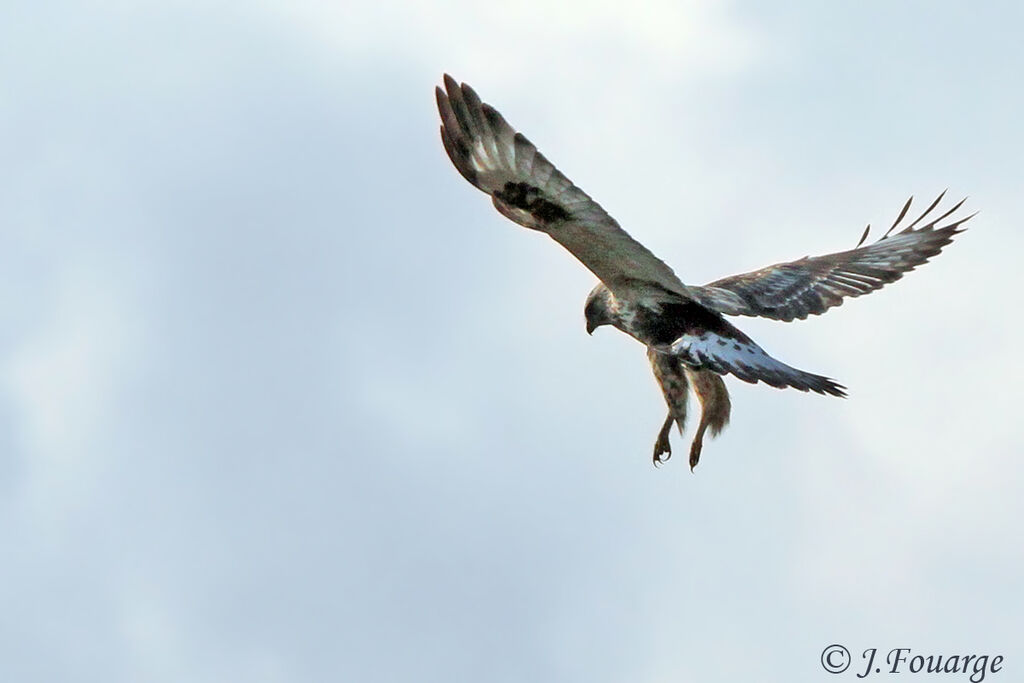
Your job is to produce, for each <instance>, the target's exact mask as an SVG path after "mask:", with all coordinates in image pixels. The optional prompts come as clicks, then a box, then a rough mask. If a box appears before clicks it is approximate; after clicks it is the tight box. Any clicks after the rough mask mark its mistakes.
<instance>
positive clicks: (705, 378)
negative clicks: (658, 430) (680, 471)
mask: <svg viewBox="0 0 1024 683" xmlns="http://www.w3.org/2000/svg"><path fill="white" fill-rule="evenodd" d="M686 375H687V376H688V377H689V378H690V383H691V384H692V385H693V390H694V393H696V394H697V399H698V400H700V407H701V414H700V424H699V425H698V426H697V433H696V434H695V435H694V437H693V444H691V445H690V471H691V472H692V471H693V468H694V467H696V466H697V463H698V462H700V452H701V449H702V448H703V447H704V432H705V431H706V430H707V429H708V428H709V427H710V428H711V436H718V434H719V433H720V432H721V431H722V430H723V429H725V426H726V425H727V424H729V413H730V412H731V410H732V402H731V401H730V400H729V390H728V389H726V388H725V381H724V380H722V378H721V376H719V375H718V374H716V373H714V372H711V371H710V370H692V369H690V368H686Z"/></svg>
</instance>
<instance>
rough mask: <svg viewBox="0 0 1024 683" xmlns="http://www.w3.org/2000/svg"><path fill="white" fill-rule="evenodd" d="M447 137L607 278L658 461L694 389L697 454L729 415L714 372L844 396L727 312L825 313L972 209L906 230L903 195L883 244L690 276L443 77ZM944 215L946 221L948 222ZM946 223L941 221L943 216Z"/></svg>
mask: <svg viewBox="0 0 1024 683" xmlns="http://www.w3.org/2000/svg"><path fill="white" fill-rule="evenodd" d="M436 95H437V107H438V111H439V112H440V115H441V124H442V125H441V140H442V142H443V143H444V148H445V150H446V151H447V153H448V156H449V157H450V158H451V160H452V163H453V164H455V167H456V168H457V169H458V170H459V172H460V173H461V174H462V175H463V177H465V178H466V180H468V181H469V182H470V183H472V184H473V185H475V186H476V187H477V188H479V189H480V190H482V191H484V192H486V193H487V194H489V195H490V196H491V199H492V202H493V203H494V206H495V208H497V209H498V211H499V212H501V213H502V214H503V215H504V216H506V217H508V218H510V219H511V220H513V221H515V222H516V223H519V224H520V225H523V226H525V227H527V228H530V229H533V230H538V231H540V232H544V233H546V234H548V235H550V236H551V237H552V238H553V239H554V240H555V241H556V242H558V243H559V244H561V245H562V246H563V247H565V248H566V249H567V250H568V251H569V252H570V253H572V254H573V255H574V256H575V257H576V258H577V259H579V260H580V262H582V263H583V265H584V266H586V267H587V268H588V269H589V270H590V271H591V272H593V273H594V274H595V275H596V276H597V277H598V279H599V280H600V282H599V283H598V285H597V286H596V287H595V288H594V289H593V290H592V291H591V293H590V295H589V296H588V297H587V302H586V306H585V309H584V314H585V317H586V321H587V332H588V333H593V331H594V329H596V328H597V327H600V326H601V325H613V326H614V327H616V328H618V329H619V330H622V331H623V332H625V333H626V334H628V335H630V336H632V337H634V338H635V339H637V340H638V341H640V342H641V343H643V344H644V345H645V346H646V347H647V353H648V358H649V359H650V361H651V366H652V369H653V371H654V375H655V378H656V380H657V381H658V383H659V385H660V386H661V388H662V392H663V394H664V395H665V400H666V403H667V405H668V416H667V417H666V420H665V422H664V425H663V427H662V429H661V432H660V433H659V435H658V439H657V442H656V443H655V450H654V462H655V464H658V463H659V462H661V461H662V460H664V459H667V457H665V458H663V457H662V456H668V455H670V454H671V448H670V445H669V436H668V435H669V432H670V431H671V427H672V425H673V424H675V425H677V427H678V428H679V430H680V432H682V430H683V426H684V422H685V420H686V396H687V394H688V392H689V390H690V389H692V390H693V391H694V393H695V394H696V395H697V397H698V399H699V400H700V402H701V408H702V417H701V421H700V424H699V426H698V428H697V434H696V438H695V439H694V442H693V445H692V447H691V452H690V463H691V467H692V466H694V465H696V463H697V460H698V459H699V457H700V451H701V448H702V439H703V435H704V432H705V430H707V429H711V433H712V435H715V434H717V433H718V432H719V431H721V429H723V428H724V427H725V425H726V423H727V422H728V419H729V413H730V402H729V395H728V392H727V390H726V388H725V384H724V382H723V381H722V378H721V377H720V376H719V375H724V374H730V375H733V376H735V377H737V378H738V379H741V380H743V381H745V382H750V383H756V382H759V381H760V382H765V383H766V384H769V385H771V386H773V387H778V388H783V387H792V388H795V389H799V390H801V391H814V392H817V393H820V394H831V395H833V396H845V391H844V388H843V387H842V386H841V385H839V384H837V383H836V382H835V381H834V380H831V379H829V378H827V377H823V376H821V375H815V374H811V373H808V372H804V371H802V370H797V369H796V368H793V367H791V366H789V365H786V364H785V363H782V362H780V361H778V360H776V359H775V358H773V357H771V356H770V355H769V354H768V353H766V352H765V351H764V350H763V349H762V348H761V347H760V346H758V345H757V344H756V343H755V342H754V341H753V340H752V339H750V337H748V336H747V335H746V334H744V333H743V332H742V331H740V330H739V329H737V328H736V327H735V326H734V325H732V324H731V323H730V322H729V321H727V320H726V319H725V318H724V317H723V316H724V315H746V316H759V317H765V318H771V319H774V320H783V321H792V320H795V319H803V318H806V317H807V316H809V315H817V314H820V313H823V312H825V311H826V310H828V309H829V308H831V307H833V306H838V305H840V304H841V303H842V300H843V299H844V298H845V297H856V296H861V295H863V294H867V293H868V292H872V291H874V290H876V289H879V288H881V287H882V286H883V285H885V284H887V283H889V282H894V281H896V280H898V279H900V278H901V277H902V276H903V274H904V273H906V272H909V271H911V270H913V269H914V268H916V267H917V266H919V265H921V264H922V263H925V262H927V261H928V259H930V258H931V257H933V256H935V255H936V254H938V253H939V252H940V251H941V250H942V248H943V247H945V246H946V245H947V244H949V243H950V241H952V239H953V236H954V235H956V234H957V233H959V232H961V229H960V227H959V226H960V225H961V224H962V223H964V221H966V220H968V219H969V218H970V216H966V217H962V218H957V219H955V220H953V219H952V218H951V216H953V214H954V213H955V212H956V211H957V210H958V209H959V208H960V206H961V205H962V204H963V202H962V201H961V202H960V203H958V204H956V205H955V206H953V207H952V208H951V209H949V210H948V211H946V212H945V213H943V214H942V215H941V216H939V217H938V218H934V219H931V218H929V217H930V216H931V214H932V212H933V211H934V210H935V208H936V207H937V206H938V204H939V202H940V201H941V200H942V197H943V195H940V196H939V197H938V199H936V200H935V201H934V202H933V203H932V205H931V206H930V207H929V208H928V209H927V210H926V211H925V212H924V213H923V214H922V215H921V216H920V217H919V218H917V219H916V220H914V221H913V222H911V223H910V224H909V225H907V226H906V227H904V228H902V229H901V230H900V231H899V232H895V233H894V232H893V231H894V230H895V229H896V228H897V227H899V226H900V225H901V223H902V221H903V219H904V218H905V217H906V215H907V212H908V210H909V209H910V205H911V202H910V201H908V202H907V203H906V205H905V206H904V207H903V210H902V211H901V212H900V215H899V217H898V218H897V219H896V222H895V223H893V226H892V227H891V228H889V230H888V231H887V232H886V233H885V234H884V235H883V236H882V238H881V239H880V240H878V241H877V242H875V243H873V244H870V245H867V246H862V245H863V242H864V240H865V239H866V238H867V234H868V231H867V230H865V232H864V235H863V236H862V237H861V241H860V243H859V244H858V245H857V247H856V248H854V249H851V250H849V251H844V252H838V253H835V254H828V255H826V256H818V257H815V258H807V257H805V258H803V259H800V260H799V261H792V262H789V263H780V264H776V265H773V266H768V267H767V268H762V269H761V270H758V271H754V272H752V273H745V274H742V275H736V276H733V277H727V278H723V279H721V280H716V281H715V282H712V283H710V284H707V285H704V286H692V285H691V286H687V285H685V284H683V282H682V281H681V280H680V279H679V278H678V277H677V276H676V274H675V272H673V270H672V269H671V268H670V267H669V266H668V265H666V264H665V263H664V262H663V261H661V260H660V259H658V258H657V257H656V256H655V255H654V254H652V253H651V252H650V251H649V250H648V249H647V248H646V247H644V246H643V245H642V244H640V243H639V242H637V241H636V240H634V239H633V238H632V237H630V236H629V235H628V234H627V233H626V232H625V231H624V230H623V229H622V228H621V227H620V226H619V224H618V223H617V222H615V219H613V218H612V217H611V216H609V215H608V214H607V213H606V212H605V211H604V209H602V208H601V207H600V206H599V205H598V204H597V203H596V202H595V201H594V200H592V199H591V198H590V197H589V196H587V194H586V193H584V192H583V191H582V190H581V189H579V188H578V187H576V186H575V185H573V184H572V182H571V181H570V180H569V179H568V178H566V177H565V176H564V175H562V174H561V173H560V172H559V171H558V170H557V169H556V168H555V167H554V166H553V165H552V164H551V163H550V162H549V161H548V160H547V159H546V158H545V157H544V155H542V154H541V153H540V152H539V151H537V148H536V147H534V146H533V144H532V143H530V141H529V140H527V139H526V137H524V136H523V135H522V134H521V133H517V132H516V131H515V130H514V129H513V128H512V127H511V126H510V125H509V124H508V123H507V122H506V121H505V119H504V118H503V117H502V115H501V114H499V113H498V112H497V111H496V110H495V109H494V108H493V107H491V106H490V105H487V104H484V103H483V102H481V101H480V98H479V97H478V96H477V94H476V93H475V92H474V91H473V89H472V88H470V87H469V86H468V85H466V84H464V83H463V84H462V85H459V84H458V83H457V82H456V81H455V80H454V79H452V78H451V77H450V76H448V75H445V77H444V89H443V90H442V89H441V88H437V89H436ZM947 219H949V220H948V221H947ZM943 221H947V222H946V223H945V225H940V223H942V222H943Z"/></svg>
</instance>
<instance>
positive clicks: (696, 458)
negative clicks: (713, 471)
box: [690, 440, 704, 472]
mask: <svg viewBox="0 0 1024 683" xmlns="http://www.w3.org/2000/svg"><path fill="white" fill-rule="evenodd" d="M703 446H704V444H703V443H701V442H700V441H696V440H695V441H694V442H693V445H691V446H690V471H691V472H693V468H694V467H696V466H697V463H699V462H700V451H701V449H702V448H703Z"/></svg>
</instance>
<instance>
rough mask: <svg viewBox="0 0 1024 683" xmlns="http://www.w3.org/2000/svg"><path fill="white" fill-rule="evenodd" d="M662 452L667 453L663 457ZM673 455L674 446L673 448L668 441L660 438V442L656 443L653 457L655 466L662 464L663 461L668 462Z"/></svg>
mask: <svg viewBox="0 0 1024 683" xmlns="http://www.w3.org/2000/svg"><path fill="white" fill-rule="evenodd" d="M662 454H664V455H665V457H664V458H662V457H661V456H662ZM671 457H672V448H671V446H669V445H668V443H666V442H665V441H663V440H662V439H658V443H656V444H654V458H653V461H654V466H655V467H659V466H661V465H662V464H663V463H665V462H667V461H668V459H669V458H671Z"/></svg>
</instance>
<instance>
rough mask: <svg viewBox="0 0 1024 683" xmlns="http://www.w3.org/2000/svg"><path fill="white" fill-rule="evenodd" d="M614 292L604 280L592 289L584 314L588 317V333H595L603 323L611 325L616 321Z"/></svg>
mask: <svg viewBox="0 0 1024 683" xmlns="http://www.w3.org/2000/svg"><path fill="white" fill-rule="evenodd" d="M611 298H612V293H611V291H609V289H608V288H607V287H605V286H604V283H603V282H598V283H597V286H596V287H594V288H593V289H592V290H590V294H588V295H587V305H586V306H585V307H584V309H583V315H584V317H586V319H587V334H594V330H596V329H597V328H599V327H601V325H610V324H612V322H613V321H614V318H613V317H612V312H611V306H610V304H611Z"/></svg>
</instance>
